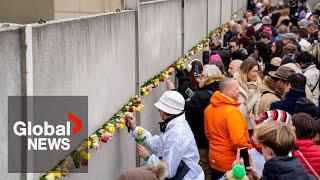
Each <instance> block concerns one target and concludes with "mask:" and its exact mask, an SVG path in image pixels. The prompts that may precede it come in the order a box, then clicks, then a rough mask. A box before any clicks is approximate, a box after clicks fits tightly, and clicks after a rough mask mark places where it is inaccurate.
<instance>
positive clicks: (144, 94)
mask: <svg viewBox="0 0 320 180" xmlns="http://www.w3.org/2000/svg"><path fill="white" fill-rule="evenodd" d="M148 95H149V93H148V92H143V96H148ZM139 112H140V111H139Z"/></svg>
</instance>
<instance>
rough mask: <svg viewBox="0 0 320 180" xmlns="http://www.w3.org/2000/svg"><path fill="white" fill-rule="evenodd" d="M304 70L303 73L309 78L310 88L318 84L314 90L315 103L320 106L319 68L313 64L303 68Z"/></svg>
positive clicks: (308, 84)
mask: <svg viewBox="0 0 320 180" xmlns="http://www.w3.org/2000/svg"><path fill="white" fill-rule="evenodd" d="M302 72H303V75H304V76H306V78H307V86H308V87H309V88H310V90H312V89H313V88H314V87H315V86H316V88H315V89H314V91H313V92H312V96H313V103H314V104H315V105H317V106H319V101H318V97H319V82H318V80H319V76H320V73H319V70H318V69H317V67H316V65H315V64H312V65H310V66H308V67H307V68H305V69H303V70H302Z"/></svg>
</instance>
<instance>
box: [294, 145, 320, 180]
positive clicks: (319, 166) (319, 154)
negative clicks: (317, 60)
mask: <svg viewBox="0 0 320 180" xmlns="http://www.w3.org/2000/svg"><path fill="white" fill-rule="evenodd" d="M296 146H297V147H298V148H299V150H300V152H301V153H302V154H303V156H304V157H305V158H306V159H307V161H308V162H309V164H310V165H311V166H312V167H313V169H314V170H315V171H316V172H317V173H318V174H320V146H318V145H315V143H314V141H313V140H297V141H296ZM293 155H294V156H295V157H296V158H297V159H299V161H300V162H301V164H303V166H304V167H305V168H306V170H307V171H308V173H309V174H311V175H314V174H313V173H312V171H311V169H310V168H309V166H308V165H307V164H306V163H305V162H304V160H303V158H302V157H301V156H300V155H299V154H298V151H294V153H293Z"/></svg>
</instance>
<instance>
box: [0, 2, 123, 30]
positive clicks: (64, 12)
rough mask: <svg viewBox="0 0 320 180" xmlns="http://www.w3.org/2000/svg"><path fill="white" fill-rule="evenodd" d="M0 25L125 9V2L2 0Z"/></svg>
mask: <svg viewBox="0 0 320 180" xmlns="http://www.w3.org/2000/svg"><path fill="white" fill-rule="evenodd" d="M0 3H1V6H0V23H3V22H6V23H19V24H26V23H34V22H37V21H38V20H40V19H42V20H46V21H49V20H54V19H65V18H74V17H79V16H85V15H90V14H97V13H104V12H115V11H116V10H117V9H120V10H121V9H124V0H0Z"/></svg>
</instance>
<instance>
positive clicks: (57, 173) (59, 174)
mask: <svg viewBox="0 0 320 180" xmlns="http://www.w3.org/2000/svg"><path fill="white" fill-rule="evenodd" d="M53 174H54V176H55V177H56V178H61V172H54V173H53Z"/></svg>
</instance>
